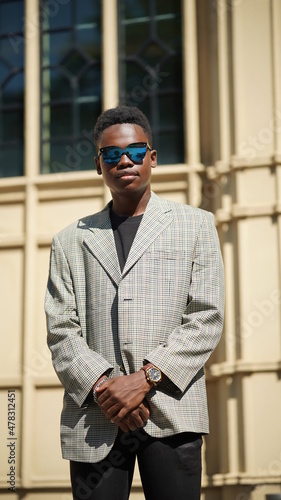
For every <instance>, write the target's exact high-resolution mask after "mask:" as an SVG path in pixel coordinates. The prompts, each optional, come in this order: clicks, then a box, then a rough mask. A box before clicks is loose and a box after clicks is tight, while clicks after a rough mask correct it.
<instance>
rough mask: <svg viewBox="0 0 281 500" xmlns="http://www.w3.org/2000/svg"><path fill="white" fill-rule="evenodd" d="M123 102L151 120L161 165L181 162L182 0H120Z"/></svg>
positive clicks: (120, 88)
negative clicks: (138, 109) (134, 107)
mask: <svg viewBox="0 0 281 500" xmlns="http://www.w3.org/2000/svg"><path fill="white" fill-rule="evenodd" d="M118 18H119V92H120V103H121V104H127V105H132V106H137V107H139V108H140V109H141V110H142V111H143V112H144V113H145V114H146V116H147V117H148V119H149V121H150V123H151V125H152V132H153V138H154V144H153V145H154V147H155V148H157V149H158V162H159V163H162V164H167V163H181V162H183V161H184V147H183V91H182V53H181V47H182V34H181V33H182V30H181V0H165V1H163V0H135V1H133V2H132V1H131V0H119V16H118Z"/></svg>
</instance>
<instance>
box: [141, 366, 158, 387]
mask: <svg viewBox="0 0 281 500" xmlns="http://www.w3.org/2000/svg"><path fill="white" fill-rule="evenodd" d="M141 370H143V371H144V373H145V376H146V380H147V381H148V382H149V383H150V384H152V385H153V386H156V385H157V384H159V382H161V380H162V373H161V370H159V368H157V367H156V366H149V367H147V366H142V367H141Z"/></svg>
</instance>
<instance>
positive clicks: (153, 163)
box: [150, 149, 157, 168]
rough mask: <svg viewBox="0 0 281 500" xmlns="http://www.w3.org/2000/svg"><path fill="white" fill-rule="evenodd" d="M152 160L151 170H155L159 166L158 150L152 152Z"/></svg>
mask: <svg viewBox="0 0 281 500" xmlns="http://www.w3.org/2000/svg"><path fill="white" fill-rule="evenodd" d="M150 160H151V168H155V167H156V166H157V151H156V149H152V150H151V151H150Z"/></svg>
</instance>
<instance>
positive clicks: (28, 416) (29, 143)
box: [20, 0, 40, 488]
mask: <svg viewBox="0 0 281 500" xmlns="http://www.w3.org/2000/svg"><path fill="white" fill-rule="evenodd" d="M39 17H40V16H39V3H38V0H26V2H25V176H26V200H25V249H24V291H23V294H24V299H23V307H24V322H23V352H22V429H21V431H22V432H21V440H22V446H21V453H22V456H21V460H20V464H21V484H22V486H23V487H24V488H27V487H29V486H30V485H31V475H32V469H31V467H32V461H31V459H30V457H31V455H32V443H33V440H34V439H35V438H34V435H33V431H32V420H33V411H34V409H33V408H34V390H35V388H34V385H33V379H32V378H31V376H30V371H29V368H30V367H31V365H32V355H31V353H32V350H33V326H34V324H33V319H34V296H35V273H36V269H35V266H36V257H37V255H36V251H37V246H36V212H37V192H36V186H35V183H34V182H35V176H37V175H38V174H39V170H40V167H39V165H40V36H39Z"/></svg>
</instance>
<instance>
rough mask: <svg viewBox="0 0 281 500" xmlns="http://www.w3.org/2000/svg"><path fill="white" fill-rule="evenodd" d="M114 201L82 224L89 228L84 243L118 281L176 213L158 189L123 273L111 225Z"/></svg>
mask: <svg viewBox="0 0 281 500" xmlns="http://www.w3.org/2000/svg"><path fill="white" fill-rule="evenodd" d="M110 204H111V202H109V203H108V204H107V205H106V207H105V208H104V209H103V210H102V211H101V212H99V213H97V214H95V215H93V216H92V217H90V218H87V220H85V219H84V221H85V222H83V221H80V227H81V224H84V229H88V231H87V233H86V236H85V237H84V243H85V244H86V246H87V247H88V249H89V250H90V252H91V253H92V254H93V255H94V256H95V257H96V258H97V259H98V261H99V262H100V264H101V265H102V266H103V267H104V269H105V270H106V272H107V273H108V274H109V275H110V277H111V278H112V280H113V281H114V282H115V283H116V284H117V285H118V284H119V283H120V281H121V279H122V278H123V277H124V276H125V275H126V274H127V273H128V272H129V271H130V269H131V268H132V267H133V266H134V264H135V263H136V262H137V260H138V259H139V258H140V257H141V256H142V255H143V254H144V253H145V251H146V250H147V248H148V247H149V246H150V245H151V243H152V242H153V241H154V240H155V239H156V238H157V237H158V236H159V234H160V233H162V231H164V229H165V228H166V227H167V226H168V225H169V224H170V223H171V222H172V220H173V217H172V213H171V208H170V206H169V205H168V203H167V202H166V200H162V199H160V198H159V197H158V196H157V195H156V194H155V193H151V197H150V200H149V202H148V204H147V207H146V209H145V212H144V215H143V218H142V220H141V223H140V226H139V228H138V231H137V234H136V236H135V239H134V241H133V244H132V247H131V250H130V253H129V255H128V258H127V261H126V264H125V267H124V269H123V272H122V273H121V270H120V266H119V261H118V256H117V251H116V247H115V241H114V235H113V231H112V227H111V220H110Z"/></svg>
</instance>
